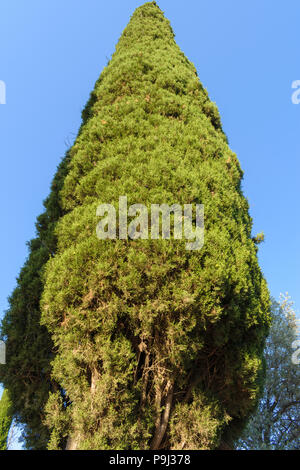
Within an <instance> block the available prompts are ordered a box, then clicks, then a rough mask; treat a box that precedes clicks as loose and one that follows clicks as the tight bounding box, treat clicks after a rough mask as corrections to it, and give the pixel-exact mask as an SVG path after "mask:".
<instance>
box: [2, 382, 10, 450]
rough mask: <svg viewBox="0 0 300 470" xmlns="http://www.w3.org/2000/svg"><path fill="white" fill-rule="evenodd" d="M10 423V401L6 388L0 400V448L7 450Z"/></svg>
mask: <svg viewBox="0 0 300 470" xmlns="http://www.w3.org/2000/svg"><path fill="white" fill-rule="evenodd" d="M11 423H12V403H11V400H10V397H9V393H8V391H7V390H4V391H3V393H2V397H1V400H0V450H7V438H8V433H9V429H10V426H11Z"/></svg>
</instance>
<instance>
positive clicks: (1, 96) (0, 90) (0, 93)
mask: <svg viewBox="0 0 300 470" xmlns="http://www.w3.org/2000/svg"><path fill="white" fill-rule="evenodd" d="M0 104H6V85H5V82H3V80H0Z"/></svg>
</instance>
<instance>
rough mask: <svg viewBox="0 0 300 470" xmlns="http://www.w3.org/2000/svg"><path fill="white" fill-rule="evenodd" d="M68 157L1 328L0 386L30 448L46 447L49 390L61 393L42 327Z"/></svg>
mask: <svg viewBox="0 0 300 470" xmlns="http://www.w3.org/2000/svg"><path fill="white" fill-rule="evenodd" d="M68 158H69V157H68V154H67V155H66V157H65V158H64V159H63V160H62V162H61V164H60V165H59V167H58V170H57V173H56V175H55V177H54V180H53V183H52V187H51V193H50V196H49V197H48V198H47V199H46V201H45V202H44V205H45V212H44V213H43V214H42V215H40V216H39V217H38V219H37V224H36V229H37V236H36V238H35V239H33V240H31V241H30V242H29V243H28V248H29V256H28V258H27V260H26V262H25V264H24V266H23V268H22V269H21V273H20V275H19V277H18V279H17V286H16V288H15V290H14V292H13V293H12V295H11V296H10V298H9V304H10V308H9V309H8V311H7V312H6V314H5V316H4V319H3V321H2V326H1V338H2V339H3V340H5V341H6V351H7V355H6V356H7V357H6V364H5V365H1V366H0V381H1V382H2V383H3V384H4V386H5V388H6V389H7V390H8V391H9V394H10V397H11V400H12V405H13V406H12V410H13V415H14V417H15V419H16V422H17V423H19V424H20V425H21V426H22V428H23V439H24V441H25V446H26V447H27V448H29V449H31V448H34V449H45V448H46V447H47V442H48V440H49V431H48V429H47V427H46V426H45V425H44V423H43V419H44V406H45V404H46V402H47V399H48V395H49V391H50V390H52V391H54V390H57V389H58V388H59V387H58V385H57V384H56V383H55V381H53V380H52V379H51V366H50V362H51V360H52V359H53V344H52V341H51V337H50V335H49V333H48V331H47V329H46V328H45V327H44V326H41V325H40V317H41V313H40V298H41V293H42V289H43V285H42V279H41V274H42V271H43V267H44V265H45V263H46V262H47V261H48V259H49V257H50V256H51V255H52V254H53V253H54V252H55V249H56V238H55V235H54V231H53V229H54V226H55V223H56V221H57V219H58V218H59V217H60V216H61V215H62V210H61V208H60V204H59V198H58V194H59V190H60V189H61V187H62V181H63V179H64V176H65V173H66V168H67V161H68Z"/></svg>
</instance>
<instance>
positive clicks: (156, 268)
mask: <svg viewBox="0 0 300 470" xmlns="http://www.w3.org/2000/svg"><path fill="white" fill-rule="evenodd" d="M83 116H84V118H85V119H86V122H85V123H84V125H83V126H82V129H81V133H80V135H79V136H78V138H77V139H76V141H75V143H74V146H73V147H72V148H71V150H70V163H69V167H68V172H67V176H66V178H65V180H64V184H63V188H62V191H61V193H60V196H61V204H62V207H63V210H64V211H65V215H64V216H63V217H61V218H60V220H59V222H58V224H57V225H56V229H55V234H56V237H57V251H56V254H55V256H54V257H52V258H51V259H50V260H49V262H48V263H47V266H46V270H45V275H44V282H45V287H44V291H43V296H42V322H43V324H44V325H46V326H47V328H48V330H49V332H50V333H51V335H52V339H53V342H54V345H55V350H56V351H57V354H56V356H55V359H54V361H53V378H54V380H55V381H56V382H57V383H59V384H60V386H61V387H62V389H63V390H64V391H65V393H67V394H68V396H69V398H70V406H68V407H66V406H64V404H63V402H62V397H61V393H59V392H56V393H51V395H50V398H49V401H48V404H47V407H46V410H47V425H48V426H49V427H50V429H51V432H52V434H51V439H50V443H49V448H50V449H55V448H60V446H61V442H63V440H64V439H66V437H69V439H68V444H67V448H69V449H149V448H152V449H158V448H163V449H169V448H171V449H213V448H218V447H219V448H224V447H225V446H226V445H227V446H228V443H229V444H230V440H231V439H232V438H233V436H236V435H237V433H238V431H239V430H240V429H241V427H242V425H243V423H244V422H245V420H246V419H247V417H248V415H249V413H250V412H251V410H252V409H253V407H254V406H255V404H256V401H257V397H258V396H259V390H260V384H261V379H262V375H263V374H262V371H263V356H262V351H263V345H264V340H265V336H266V333H267V330H268V325H269V308H270V305H269V304H270V301H269V294H268V290H267V287H266V282H265V280H264V278H263V275H262V273H261V270H260V268H259V265H258V261H257V246H256V239H252V238H251V226H252V221H251V218H250V216H249V212H248V203H247V201H246V199H245V197H244V196H243V194H242V190H241V180H242V175H243V173H242V170H241V168H240V164H239V162H238V159H237V157H236V155H235V154H234V153H233V152H232V151H231V150H230V148H229V147H228V142H227V139H226V136H225V135H224V133H223V131H222V127H221V122H220V117H219V113H218V110H217V108H216V106H215V105H214V104H213V103H212V102H211V101H210V100H209V97H208V94H207V92H206V90H205V89H204V88H203V86H202V85H201V83H200V81H199V79H198V76H197V72H196V70H195V67H194V66H193V64H192V63H191V62H189V60H188V59H187V58H186V57H185V56H184V54H183V53H182V52H181V50H180V49H179V47H178V46H177V45H176V43H175V41H174V34H173V31H172V29H171V27H170V24H169V21H168V20H167V19H166V18H165V17H164V15H163V13H162V12H161V10H160V9H159V7H158V6H157V5H156V3H155V2H151V3H146V4H145V5H143V6H142V7H139V8H138V9H137V10H136V11H135V13H134V14H133V16H132V18H131V21H130V23H129V24H128V26H127V27H126V29H125V30H124V32H123V34H122V36H121V38H120V40H119V43H118V45H117V47H116V51H115V53H114V54H113V56H112V59H111V61H110V62H109V64H108V65H107V67H106V68H105V69H104V70H103V72H102V74H101V76H100V78H99V79H98V81H97V82H96V85H95V88H94V90H93V92H92V93H91V97H90V101H89V104H88V106H87V109H86V111H85V113H84V114H83ZM120 196H127V198H128V206H130V205H131V204H135V203H142V204H144V205H145V206H146V207H147V208H148V209H149V211H150V206H151V204H162V203H166V204H170V205H172V204H173V203H178V204H181V205H183V204H196V203H201V204H204V206H205V243H204V246H203V248H202V249H201V250H199V251H196V250H194V251H189V250H186V248H185V242H183V241H182V240H181V241H180V240H174V239H172V240H168V241H166V240H162V239H159V240H151V239H147V240H141V239H137V240H130V239H128V240H124V239H119V238H117V239H116V240H110V239H107V240H99V239H98V238H97V236H96V231H95V228H96V225H97V223H98V221H99V219H98V218H97V217H96V209H97V207H98V206H99V204H101V203H110V204H113V205H114V206H115V207H116V209H118V204H119V197H120ZM118 228H119V227H118Z"/></svg>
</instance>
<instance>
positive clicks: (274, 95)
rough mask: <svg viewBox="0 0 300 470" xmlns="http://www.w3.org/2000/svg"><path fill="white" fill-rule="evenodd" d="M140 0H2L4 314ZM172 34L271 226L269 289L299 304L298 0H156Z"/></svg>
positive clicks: (0, 303)
mask: <svg viewBox="0 0 300 470" xmlns="http://www.w3.org/2000/svg"><path fill="white" fill-rule="evenodd" d="M143 3H144V2H143V1H136V0H126V1H124V0H110V1H109V2H108V1H104V0H63V1H61V0H43V1H42V2H41V1H40V0H27V1H26V2H23V1H20V0H2V1H1V4H0V80H3V81H4V82H5V83H6V87H7V97H6V99H7V103H6V105H0V157H1V184H0V205H1V220H2V222H1V231H0V252H1V253H0V256H1V271H0V317H1V315H2V313H3V311H4V310H5V309H6V308H7V297H8V295H9V294H10V293H11V291H12V289H13V288H14V286H15V282H16V281H15V278H16V276H17V275H18V272H19V270H20V268H21V266H22V265H23V262H24V260H25V258H26V256H27V248H26V245H25V242H26V241H27V240H29V239H31V238H32V237H33V236H34V233H35V229H34V223H35V219H36V217H37V215H39V214H40V213H41V212H42V210H43V207H42V201H43V200H44V199H45V198H46V196H47V195H48V193H49V187H50V182H51V179H52V177H53V175H54V172H55V169H56V166H57V165H58V163H59V161H60V159H61V158H62V157H63V155H64V153H65V151H66V149H67V148H68V147H69V146H70V144H71V143H72V141H73V140H74V137H75V134H76V133H77V131H78V128H79V125H80V120H81V116H80V115H81V110H82V108H83V107H84V105H85V103H86V101H87V100H88V97H89V93H90V91H91V90H92V89H93V87H94V83H95V81H96V79H97V78H98V76H99V75H100V73H101V71H102V69H103V67H104V66H105V65H106V63H107V60H108V59H109V58H110V56H111V54H112V53H113V52H114V48H115V45H116V43H117V41H118V39H119V37H120V35H121V32H122V31H123V29H124V28H125V26H126V24H127V23H128V21H129V18H130V16H131V14H132V13H133V11H134V9H135V8H136V7H137V6H139V5H141V4H143ZM158 4H159V6H160V7H161V9H162V10H164V11H165V14H166V16H167V18H169V20H170V21H171V24H172V27H173V29H174V31H175V34H176V41H177V43H178V44H179V46H180V47H181V49H182V50H183V51H184V53H185V54H186V56H187V57H188V58H189V59H190V60H191V61H192V62H193V63H194V64H195V66H196V68H197V70H198V74H199V77H200V80H201V82H202V83H203V85H204V86H205V87H206V88H207V90H208V93H209V96H210V98H211V99H212V100H213V101H215V102H216V104H217V106H218V108H219V111H220V114H221V118H222V123H223V128H224V130H225V132H226V134H227V136H228V139H229V144H230V147H231V149H232V150H233V151H235V152H236V153H237V156H238V158H239V160H240V162H241V166H242V168H243V170H244V172H245V176H244V182H243V189H244V193H245V195H246V197H247V198H248V200H249V203H250V213H251V216H252V217H253V219H254V227H253V233H254V234H256V233H258V232H260V231H264V233H265V238H266V241H265V243H264V244H261V245H260V248H259V259H260V264H261V266H262V269H263V272H264V274H265V277H266V279H267V281H268V284H269V288H270V291H271V294H272V295H273V296H274V297H275V298H276V299H278V298H279V294H280V292H289V294H290V296H291V298H292V300H294V302H295V308H296V310H297V312H299V308H300V290H299V284H300V282H299V281H300V274H299V265H300V250H299V245H298V242H299V229H300V223H299V202H300V201H299V199H300V198H299V173H300V163H299V161H300V160H299V155H300V132H299V130H300V104H299V105H295V104H292V100H291V96H292V93H293V90H292V82H293V81H294V80H300V66H299V64H300V61H299V55H300V52H299V17H300V3H299V0H287V1H285V2H274V0H251V1H248V0H247V1H246V0H245V1H243V2H241V1H240V0H226V2H224V0H214V1H213V2H212V1H211V0H186V1H185V2H182V1H180V0H160V1H158Z"/></svg>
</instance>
